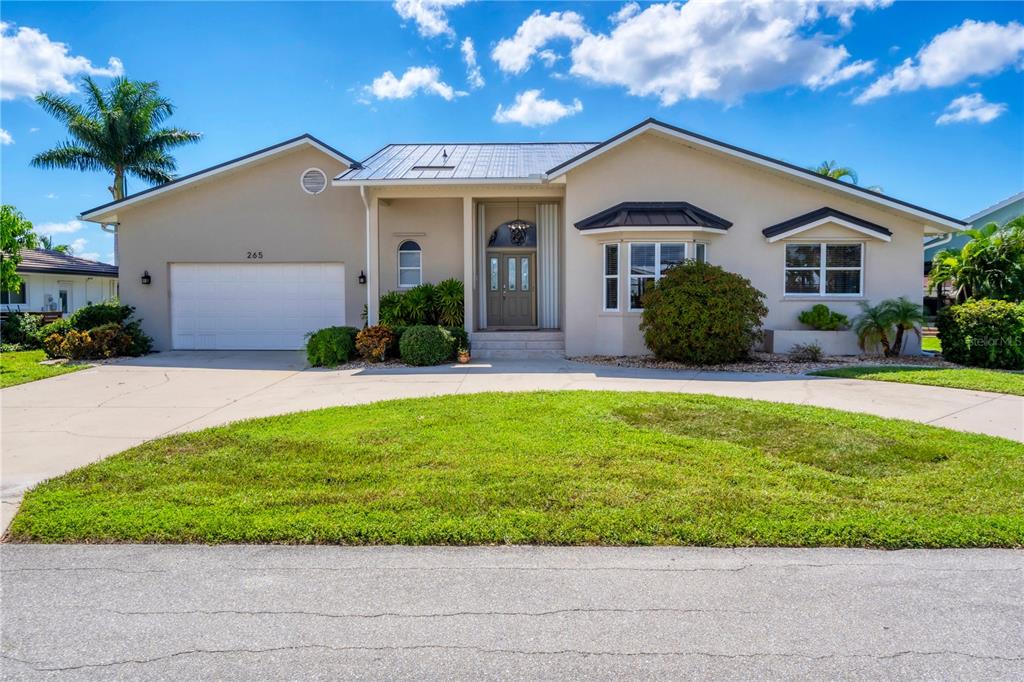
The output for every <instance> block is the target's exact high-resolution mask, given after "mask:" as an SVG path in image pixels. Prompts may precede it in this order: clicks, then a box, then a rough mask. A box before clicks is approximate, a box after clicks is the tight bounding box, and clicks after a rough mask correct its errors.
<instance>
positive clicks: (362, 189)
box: [359, 185, 377, 326]
mask: <svg viewBox="0 0 1024 682" xmlns="http://www.w3.org/2000/svg"><path fill="white" fill-rule="evenodd" d="M359 197H360V198H361V199H362V200H363V208H364V209H366V271H367V273H366V274H367V275H370V277H369V278H368V280H367V284H366V325H367V326H370V325H373V324H375V323H376V321H375V320H374V321H371V320H370V296H371V295H372V294H371V291H372V289H373V287H372V286H370V282H376V281H377V275H376V273H372V274H371V273H370V200H369V199H368V198H367V197H366V185H359Z"/></svg>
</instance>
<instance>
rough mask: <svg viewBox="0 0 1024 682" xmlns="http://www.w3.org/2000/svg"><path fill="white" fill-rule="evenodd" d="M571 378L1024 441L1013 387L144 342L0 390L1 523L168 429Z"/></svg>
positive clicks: (561, 386)
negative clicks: (165, 349)
mask: <svg viewBox="0 0 1024 682" xmlns="http://www.w3.org/2000/svg"><path fill="white" fill-rule="evenodd" d="M572 389H585V390H616V391H674V392H685V393H709V394H714V395H724V396H733V397H740V398H756V399H760V400H771V401H777V402H785V403H797V404H807V405H818V406H821V407H832V408H837V409H842V410H850V411H854V412H866V413H870V414H876V415H880V416H884V417H895V418H900V419H910V420H913V421H918V422H922V423H927V424H934V425H937V426H944V427H947V428H951V429H957V430H961V431H973V432H978V433H987V434H991V435H996V436H1002V437H1004V438H1011V439H1015V440H1018V441H1024V398H1021V397H1017V396H1007V395H997V394H993V393H982V392H977V391H964V390H958V389H945V388H934V387H929V386H914V385H908V384H896V383H882V382H874V381H860V380H855V379H826V378H820V377H804V376H790V375H777V374H740V373H728V372H697V371H692V372H678V371H662V370H649V369H631V368H622V367H609V366H600V365H584V364H579V363H575V362H569V361H559V360H551V361H536V362H510V361H487V362H479V363H474V364H470V365H465V366H458V365H456V366H443V367H429V368H415V369H414V368H379V369H372V370H312V369H308V368H306V366H305V361H304V358H303V357H302V355H301V354H300V353H298V352H172V353H158V354H154V355H151V356H148V357H145V358H138V359H128V360H119V361H116V362H111V363H108V364H104V365H100V366H98V367H94V368H91V369H87V370H83V371H80V372H75V373H73V374H65V375H62V376H59V377H54V378H52V379H45V380H43V381H37V382H34V383H30V384H24V385H21V386H14V387H11V388H5V389H3V391H2V392H0V426H2V431H3V436H2V437H3V442H2V445H3V448H2V449H3V461H2V464H3V469H2V493H0V497H2V502H3V527H4V528H6V526H7V523H8V522H9V520H10V517H11V516H12V515H13V512H14V511H15V510H16V509H17V504H18V503H19V502H20V498H21V495H22V493H23V492H24V491H25V490H26V489H27V488H29V487H31V486H32V485H35V484H36V483H38V482H40V481H42V480H45V479H47V478H50V477H53V476H57V475H60V474H62V473H64V472H67V471H69V470H71V469H74V468H77V467H80V466H83V465H85V464H88V463H90V462H94V461H96V460H98V459H102V458H103V457H106V456H109V455H112V454H114V453H116V452H119V451H121V450H124V449H125V448H128V447H131V446H133V445H137V444H139V443H141V442H143V441H146V440H149V439H152V438H157V437H160V436H164V435H167V434H171V433H176V432H181V431H192V430H196V429H201V428H205V427H208V426H215V425H218V424H224V423H227V422H231V421H236V420H239V419H247V418H250V417H262V416H269V415H274V414H282V413H285V412H296V411H300V410H311V409H317V408H321V407H329V406H334V405H353V404H358V403H366V402H372V401H377V400H387V399H393V398H409V397H418V396H432V395H442V394H446V393H476V392H481V391H529V390H572Z"/></svg>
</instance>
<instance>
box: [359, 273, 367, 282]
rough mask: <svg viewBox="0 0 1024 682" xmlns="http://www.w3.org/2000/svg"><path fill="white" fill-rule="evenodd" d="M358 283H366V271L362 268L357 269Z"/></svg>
mask: <svg viewBox="0 0 1024 682" xmlns="http://www.w3.org/2000/svg"><path fill="white" fill-rule="evenodd" d="M359 283H360V284H366V273H365V272H363V271H362V270H360V271H359Z"/></svg>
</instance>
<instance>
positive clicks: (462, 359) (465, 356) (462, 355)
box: [459, 353, 469, 365]
mask: <svg viewBox="0 0 1024 682" xmlns="http://www.w3.org/2000/svg"><path fill="white" fill-rule="evenodd" d="M467 362H469V353H459V364H460V365H464V364H466V363H467Z"/></svg>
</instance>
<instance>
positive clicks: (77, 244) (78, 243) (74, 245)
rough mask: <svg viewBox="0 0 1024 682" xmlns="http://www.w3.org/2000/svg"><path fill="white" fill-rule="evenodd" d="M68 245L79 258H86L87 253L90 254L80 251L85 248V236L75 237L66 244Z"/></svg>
mask: <svg viewBox="0 0 1024 682" xmlns="http://www.w3.org/2000/svg"><path fill="white" fill-rule="evenodd" d="M68 246H70V247H71V253H72V254H74V255H76V256H78V257H79V258H88V257H89V255H91V254H85V253H82V251H83V250H85V246H86V241H85V237H79V238H78V239H76V240H74V241H73V242H71V243H70V244H68ZM90 260H92V259H90Z"/></svg>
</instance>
